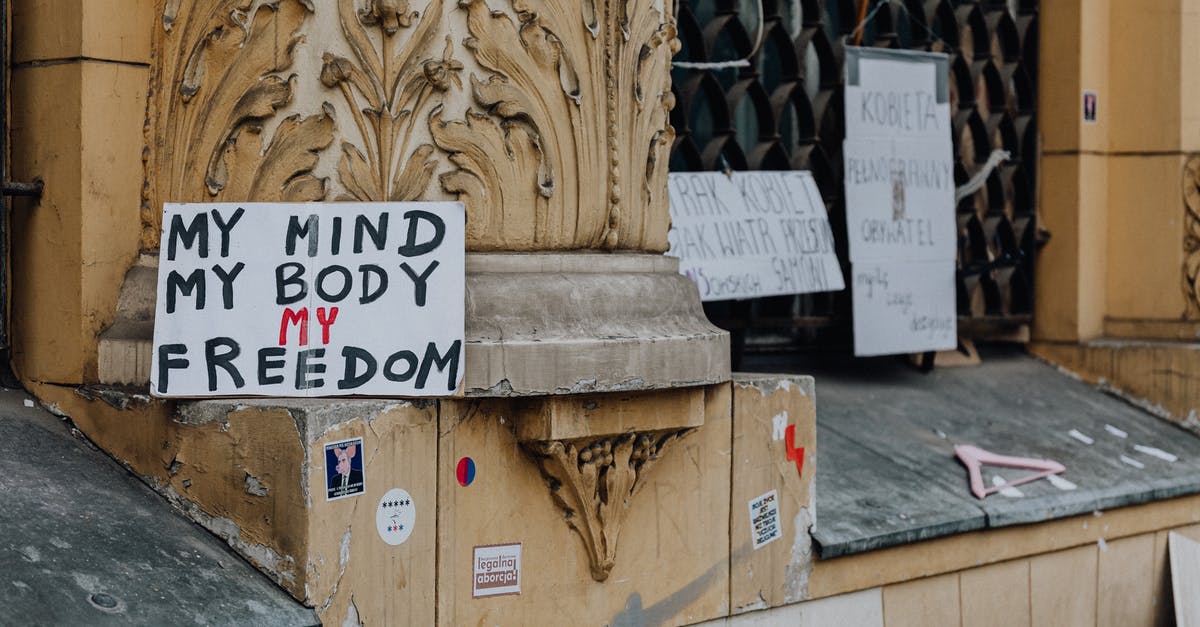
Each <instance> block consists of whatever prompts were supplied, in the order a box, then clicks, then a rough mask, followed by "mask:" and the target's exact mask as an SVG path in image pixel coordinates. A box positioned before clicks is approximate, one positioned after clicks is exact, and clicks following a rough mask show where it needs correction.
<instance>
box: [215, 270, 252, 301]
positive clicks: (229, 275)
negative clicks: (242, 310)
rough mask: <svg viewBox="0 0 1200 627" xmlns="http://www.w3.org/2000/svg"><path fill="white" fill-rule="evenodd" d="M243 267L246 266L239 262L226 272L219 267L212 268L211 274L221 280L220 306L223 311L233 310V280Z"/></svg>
mask: <svg viewBox="0 0 1200 627" xmlns="http://www.w3.org/2000/svg"><path fill="white" fill-rule="evenodd" d="M245 267H246V264H245V263H243V262H241V261H239V262H237V265H235V266H233V270H226V269H225V268H222V267H221V266H220V265H214V266H213V267H212V269H213V274H215V275H217V278H218V279H221V304H222V306H224V307H225V309H233V280H234V279H236V278H237V277H238V275H239V274H241V273H242V269H243V268H245Z"/></svg>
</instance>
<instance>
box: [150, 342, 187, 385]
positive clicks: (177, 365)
mask: <svg viewBox="0 0 1200 627" xmlns="http://www.w3.org/2000/svg"><path fill="white" fill-rule="evenodd" d="M186 354H187V345H185V344H163V345H162V346H159V347H158V393H159V394H166V392H167V380H168V379H169V378H170V377H169V376H168V374H169V373H170V372H171V370H172V369H174V370H183V369H184V368H187V367H188V366H189V365H191V362H190V361H188V360H186V359H183V358H180V359H173V358H172V357H171V355H186Z"/></svg>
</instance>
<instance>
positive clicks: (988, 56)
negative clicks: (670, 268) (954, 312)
mask: <svg viewBox="0 0 1200 627" xmlns="http://www.w3.org/2000/svg"><path fill="white" fill-rule="evenodd" d="M860 1H861V2H867V3H868V5H869V6H867V7H862V6H860V3H859V2H856V1H855V0H762V1H761V4H760V3H759V1H758V0H679V5H678V8H677V19H678V28H679V39H680V41H681V42H682V49H681V50H680V52H679V54H678V55H677V56H676V58H675V59H676V61H677V62H683V63H685V64H686V63H689V62H690V63H719V62H727V61H732V60H737V59H742V58H746V57H749V60H750V64H749V66H746V67H721V68H708V69H696V68H689V67H681V66H678V65H677V66H676V67H674V68H673V70H672V78H673V79H674V91H675V97H676V105H675V109H674V110H673V111H672V113H671V123H672V124H673V125H674V127H675V130H676V141H675V145H674V146H673V148H672V152H671V169H672V170H674V171H695V170H724V169H727V168H731V169H734V170H787V169H806V170H811V171H812V172H813V175H814V177H815V178H816V181H817V185H818V187H820V189H821V193H822V195H823V196H824V199H825V204H826V207H827V209H828V211H829V216H830V221H831V224H832V226H833V231H834V237H835V239H836V240H837V243H838V255H839V257H840V258H841V259H847V258H848V256H847V254H846V253H847V251H846V237H845V235H846V214H845V206H844V204H843V199H842V195H843V188H842V155H841V145H842V140H843V139H844V134H845V131H844V128H843V121H844V112H843V110H842V101H843V84H842V83H843V77H842V61H843V58H844V47H845V46H846V45H850V44H852V43H853V41H854V39H855V36H856V35H857V34H858V33H857V32H856V30H858V29H856V26H857V25H858V23H859V16H860V15H864V14H865V15H867V16H869V19H867V21H865V22H864V26H863V27H862V28H861V29H860V30H861V38H862V41H861V45H863V46H878V47H883V48H903V49H912V50H931V51H936V52H946V53H948V54H949V55H950V60H951V62H950V74H951V76H950V98H951V100H950V106H951V116H952V119H953V133H954V136H953V144H954V151H955V154H956V157H957V164H956V167H955V180H956V183H957V184H959V185H961V184H962V183H964V182H966V181H967V180H968V179H969V178H970V177H971V175H973V174H974V173H975V172H976V171H977V170H978V169H979V168H980V167H981V166H982V165H983V163H984V162H985V161H986V160H987V158H988V156H989V155H990V154H991V152H992V150H993V149H1003V150H1007V151H1009V153H1010V154H1011V157H1012V158H1011V161H1009V162H1007V163H1005V164H1003V165H1001V166H1000V167H998V168H996V169H995V170H994V171H993V172H992V173H991V175H990V176H989V177H988V178H987V181H986V183H985V185H984V186H983V187H982V188H981V189H980V190H979V191H978V192H976V193H975V194H973V195H971V196H968V197H966V198H964V199H963V200H962V201H961V202H960V203H959V204H958V207H957V217H958V233H959V238H958V273H957V280H958V312H959V317H960V330H961V331H965V332H967V333H971V332H972V330H976V329H983V328H986V329H992V328H995V327H997V326H999V327H1007V326H1016V325H1019V324H1023V323H1027V322H1029V321H1030V319H1031V316H1032V313H1033V263H1034V253H1035V250H1036V247H1037V243H1038V237H1037V233H1038V231H1037V221H1036V194H1035V189H1036V188H1037V174H1038V172H1037V154H1038V133H1037V117H1036V103H1037V94H1036V89H1037V54H1038V51H1037V44H1038V34H1037V11H1038V9H1037V6H1038V3H1037V1H1036V0H1020V1H1014V2H1006V1H1003V0H1000V1H997V0H990V1H989V0H976V1H969V0H905V1H900V0H891V1H887V0H860ZM760 7H761V30H762V37H761V43H760V44H759V43H758V37H756V34H757V32H758V30H759V24H760V17H759V10H760ZM860 10H861V11H863V12H862V13H860ZM756 44H757V47H756ZM847 274H848V273H847ZM705 308H706V310H707V311H708V313H709V316H710V317H711V318H712V319H713V321H714V322H716V323H717V324H719V325H722V326H724V327H726V328H729V329H732V330H734V331H735V332H738V331H741V330H749V331H750V332H751V334H752V335H754V334H758V335H760V336H762V335H763V332H764V331H767V330H770V331H771V332H772V333H773V335H772V337H773V338H776V339H780V338H785V339H787V340H789V341H790V342H799V343H801V344H808V345H828V344H845V343H847V342H848V341H849V323H848V321H849V313H850V300H849V290H846V291H843V292H839V293H834V294H813V295H805V296H795V297H771V298H761V299H754V300H750V301H741V302H722V303H708V304H706V306H705ZM737 337H738V336H737V335H736V334H735V338H737Z"/></svg>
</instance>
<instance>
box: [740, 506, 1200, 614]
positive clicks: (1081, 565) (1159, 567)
mask: <svg viewBox="0 0 1200 627" xmlns="http://www.w3.org/2000/svg"><path fill="white" fill-rule="evenodd" d="M1171 531H1175V532H1178V533H1181V534H1182V535H1185V536H1187V537H1189V538H1193V539H1200V525H1189V526H1186V527H1179V528H1176V529H1172V530H1163V531H1158V532H1152V533H1143V534H1139V535H1135V536H1130V537H1127V538H1121V539H1118V540H1113V541H1111V542H1097V543H1096V544H1091V545H1086V546H1080V547H1075V548H1071V549H1066V550H1062V551H1055V552H1052V553H1045V554H1042V555H1035V556H1031V557H1028V558H1023V559H1015V560H1010V561H1007V562H1000V563H997V564H989V565H987V566H980V567H977V568H970V569H966V570H961V571H958V572H953V573H948V574H943V575H936V576H933V577H926V578H923V579H916V580H913V581H906V582H902V583H895V584H890V585H886V586H882V587H878V588H871V589H868V590H860V591H857V592H851V593H847V594H840V595H837V596H832V597H828V598H824V599H818V600H815V601H809V602H807V603H799V604H796V605H792V606H787V607H784V608H778V609H775V610H772V611H770V612H756V613H752V614H744V615H741V616H736V617H733V618H730V619H727V620H725V621H723V622H722V624H723V625H725V626H727V627H757V626H759V625H775V624H787V625H796V626H798V627H820V626H824V625H861V626H862V627H938V626H941V625H953V626H957V625H962V627H990V626H992V625H996V626H1003V627H1021V626H1029V627H1073V626H1079V627H1085V626H1086V627H1118V626H1120V627H1158V626H1166V625H1172V624H1174V620H1173V615H1174V609H1173V606H1172V604H1171V599H1170V594H1171V592H1170V581H1171V580H1170V572H1169V571H1168V568H1169V567H1168V560H1167V535H1168V534H1169V533H1170V532H1171ZM833 617H836V620H834V621H833V622H830V621H831V618H833Z"/></svg>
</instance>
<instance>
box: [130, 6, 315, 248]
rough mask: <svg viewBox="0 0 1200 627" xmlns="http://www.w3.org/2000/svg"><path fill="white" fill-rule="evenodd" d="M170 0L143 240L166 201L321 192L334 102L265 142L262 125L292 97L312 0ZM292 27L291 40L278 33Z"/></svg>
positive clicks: (152, 241) (152, 125)
mask: <svg viewBox="0 0 1200 627" xmlns="http://www.w3.org/2000/svg"><path fill="white" fill-rule="evenodd" d="M201 4H202V3H199V2H188V1H187V0H169V1H168V2H166V3H165V4H164V5H163V13H162V18H163V19H162V23H163V31H162V33H161V34H160V35H158V37H160V38H161V40H160V42H159V45H158V46H157V47H156V50H157V51H159V54H160V55H161V56H160V58H159V59H158V63H157V64H156V75H155V76H154V78H153V90H155V91H159V92H161V93H159V94H157V97H156V98H152V99H151V103H152V105H151V112H150V116H149V118H148V120H147V135H148V137H147V139H148V143H149V145H150V147H149V150H148V153H147V158H146V168H147V187H146V191H145V194H144V198H143V224H144V225H146V226H145V230H144V231H143V243H144V245H146V246H147V247H151V248H152V247H155V246H156V245H157V243H158V237H159V228H158V225H159V221H160V219H161V216H160V215H159V211H160V210H161V206H162V203H163V202H201V201H225V200H229V201H246V200H265V201H266V200H279V201H308V200H318V199H320V198H323V197H324V195H325V186H326V182H325V181H324V180H322V179H320V178H318V177H317V176H316V175H314V174H313V168H314V167H315V166H316V162H317V158H318V153H319V152H320V151H321V150H323V149H324V148H326V147H327V146H329V144H330V143H332V141H333V133H334V124H333V118H332V115H331V112H330V111H329V110H328V109H326V110H323V111H322V112H321V113H319V114H316V115H314V116H309V117H301V116H291V117H288V118H286V119H284V120H282V121H281V122H280V123H279V124H278V125H277V127H276V128H275V130H274V133H273V135H272V137H271V140H270V141H269V142H268V143H267V145H266V146H263V137H262V133H263V129H264V127H265V126H266V125H267V123H268V121H269V120H271V118H274V117H275V116H276V115H277V113H278V111H279V110H280V109H281V108H283V107H285V106H286V105H287V104H288V103H289V102H290V101H291V98H292V93H293V89H294V80H295V77H294V76H291V75H285V74H284V73H285V72H287V71H288V70H289V68H291V67H292V64H293V61H294V53H295V47H296V45H297V43H299V42H300V41H301V40H302V37H301V35H300V34H299V32H298V31H299V28H300V25H301V24H302V23H303V22H304V21H305V19H307V17H308V16H309V15H310V14H311V12H312V11H313V6H312V4H311V2H309V1H307V0H223V1H221V2H216V3H213V4H212V6H201ZM281 33H282V34H284V35H283V36H284V37H285V39H284V40H283V41H279V40H278V39H277V37H279V36H280V34H281Z"/></svg>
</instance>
